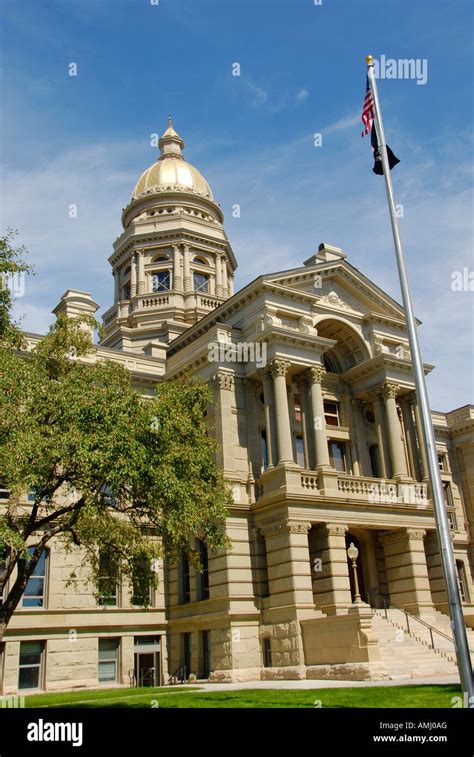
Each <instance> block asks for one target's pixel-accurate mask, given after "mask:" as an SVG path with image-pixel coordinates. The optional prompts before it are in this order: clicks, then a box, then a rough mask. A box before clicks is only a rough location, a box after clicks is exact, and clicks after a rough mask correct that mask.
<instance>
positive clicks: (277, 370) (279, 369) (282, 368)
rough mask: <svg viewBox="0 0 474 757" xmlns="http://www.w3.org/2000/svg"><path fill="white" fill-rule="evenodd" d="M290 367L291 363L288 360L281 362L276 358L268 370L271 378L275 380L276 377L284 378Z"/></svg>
mask: <svg viewBox="0 0 474 757" xmlns="http://www.w3.org/2000/svg"><path fill="white" fill-rule="evenodd" d="M290 365H291V363H290V361H289V360H282V359H281V358H276V359H275V360H272V362H271V363H270V364H269V366H268V368H269V370H270V372H271V375H272V377H273V378H276V377H277V376H286V374H287V373H288V369H289V367H290Z"/></svg>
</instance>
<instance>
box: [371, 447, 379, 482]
mask: <svg viewBox="0 0 474 757" xmlns="http://www.w3.org/2000/svg"><path fill="white" fill-rule="evenodd" d="M369 457H370V467H371V470H372V475H373V477H374V478H380V466H379V450H378V447H377V445H376V444H371V445H370V447H369Z"/></svg>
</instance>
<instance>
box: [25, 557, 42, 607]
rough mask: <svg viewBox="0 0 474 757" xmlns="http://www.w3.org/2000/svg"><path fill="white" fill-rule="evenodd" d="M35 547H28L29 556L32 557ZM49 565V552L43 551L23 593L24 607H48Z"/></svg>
mask: <svg viewBox="0 0 474 757" xmlns="http://www.w3.org/2000/svg"><path fill="white" fill-rule="evenodd" d="M34 551H35V547H28V554H29V555H32V554H33V552H34ZM47 564H48V550H47V549H43V551H42V552H41V555H40V558H39V560H38V562H37V563H36V565H35V568H34V570H33V573H32V574H31V577H30V578H29V580H28V583H27V584H26V588H25V591H24V592H23V600H22V606H23V607H45V606H46V574H47Z"/></svg>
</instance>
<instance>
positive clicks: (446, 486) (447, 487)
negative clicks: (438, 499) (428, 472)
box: [443, 481, 453, 507]
mask: <svg viewBox="0 0 474 757" xmlns="http://www.w3.org/2000/svg"><path fill="white" fill-rule="evenodd" d="M443 492H444V501H445V503H446V507H453V495H452V492H451V484H450V483H449V481H443Z"/></svg>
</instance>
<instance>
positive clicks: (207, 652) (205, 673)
mask: <svg viewBox="0 0 474 757" xmlns="http://www.w3.org/2000/svg"><path fill="white" fill-rule="evenodd" d="M210 672H211V632H210V631H201V676H200V677H201V678H209V673H210Z"/></svg>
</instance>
